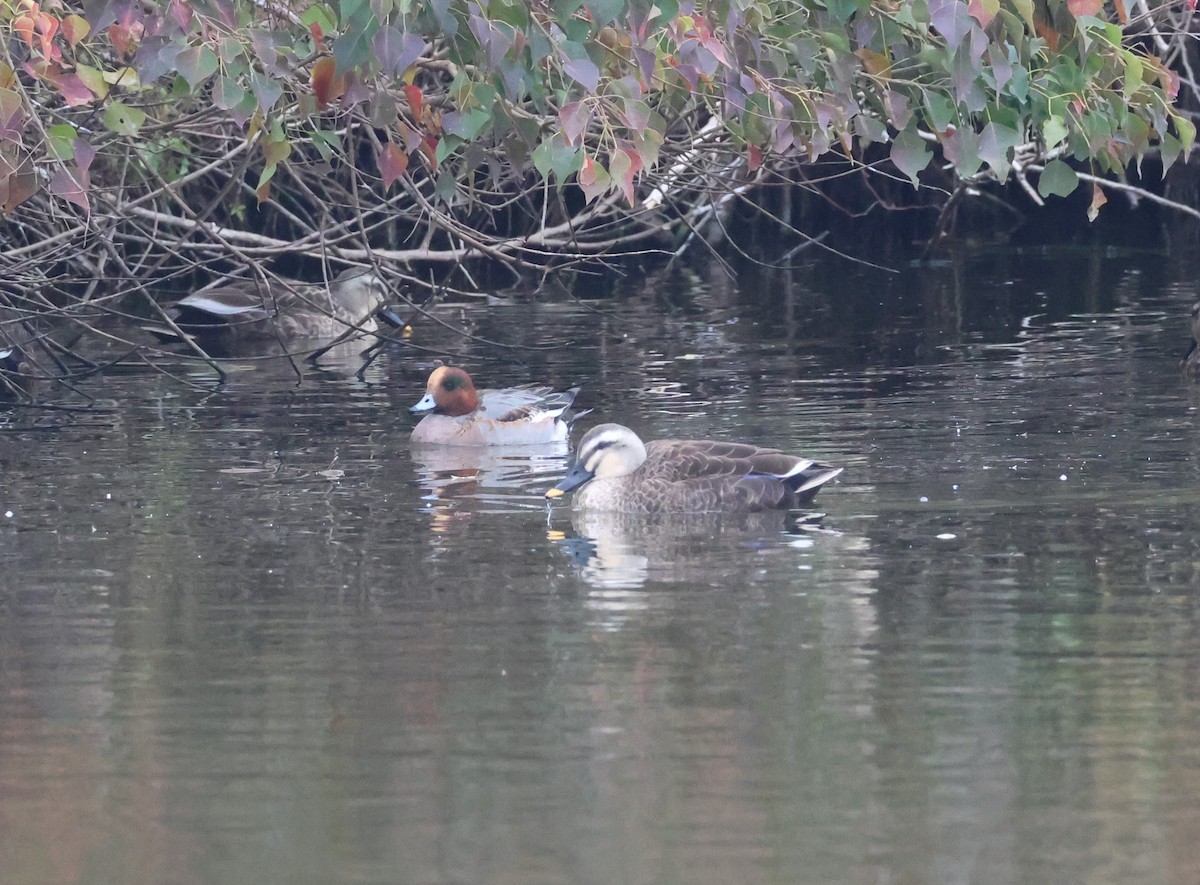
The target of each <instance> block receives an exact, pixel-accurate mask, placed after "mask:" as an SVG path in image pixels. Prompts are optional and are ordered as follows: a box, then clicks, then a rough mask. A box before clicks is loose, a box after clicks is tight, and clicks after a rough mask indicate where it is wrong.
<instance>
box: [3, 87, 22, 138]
mask: <svg viewBox="0 0 1200 885" xmlns="http://www.w3.org/2000/svg"><path fill="white" fill-rule="evenodd" d="M27 122H28V118H27V117H26V116H25V109H24V107H23V106H22V104H21V96H19V95H18V94H17V93H15V92H13V91H12V90H11V89H4V88H0V141H15V142H20V141H21V133H22V132H24V131H25V124H26V123H27Z"/></svg>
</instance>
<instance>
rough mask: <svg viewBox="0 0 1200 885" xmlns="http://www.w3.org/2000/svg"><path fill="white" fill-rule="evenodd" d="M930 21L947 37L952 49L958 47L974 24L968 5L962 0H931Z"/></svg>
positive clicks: (947, 43)
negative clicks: (968, 11)
mask: <svg viewBox="0 0 1200 885" xmlns="http://www.w3.org/2000/svg"><path fill="white" fill-rule="evenodd" d="M929 23H930V24H931V25H933V26H934V27H935V28H937V30H938V33H939V34H941V35H942V36H943V37H944V38H946V45H947V46H948V47H950V49H951V50H954V49H957V48H958V44H960V43H961V42H962V41H963V38H964V37H965V36H967V32H969V31H970V30H971V26H972V22H971V16H970V15H969V14H968V13H967V6H966V4H965V3H962V2H960V0H929Z"/></svg>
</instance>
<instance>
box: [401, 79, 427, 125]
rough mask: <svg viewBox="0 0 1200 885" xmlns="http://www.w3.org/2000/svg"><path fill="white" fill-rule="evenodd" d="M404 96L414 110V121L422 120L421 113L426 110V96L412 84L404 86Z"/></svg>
mask: <svg viewBox="0 0 1200 885" xmlns="http://www.w3.org/2000/svg"><path fill="white" fill-rule="evenodd" d="M404 95H405V97H406V98H408V106H409V108H410V109H411V110H412V115H413V119H414V120H420V119H421V111H422V110H423V109H424V108H425V96H424V95H423V94H422V92H421V90H420V89H419V88H418V87H416V86H414V85H413V84H411V83H406V84H404Z"/></svg>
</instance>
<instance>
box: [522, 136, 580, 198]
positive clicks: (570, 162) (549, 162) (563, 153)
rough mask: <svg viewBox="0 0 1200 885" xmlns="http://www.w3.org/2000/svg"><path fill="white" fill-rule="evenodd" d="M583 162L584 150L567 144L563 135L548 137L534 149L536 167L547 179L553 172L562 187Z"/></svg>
mask: <svg viewBox="0 0 1200 885" xmlns="http://www.w3.org/2000/svg"><path fill="white" fill-rule="evenodd" d="M582 162H583V154H582V152H581V151H580V150H579V149H578V148H573V147H571V146H570V145H568V144H566V143H565V142H564V141H563V140H562V136H561V135H555V136H554V137H552V138H548V139H546V140H545V141H543V142H542V143H541V144H539V145H538V146H537V147H536V148H534V149H533V165H534V168H536V169H537V171H538V172H539V173H541V176H542V178H544V179H546V180H547V181H548V180H549V179H550V173H551V172H553V173H554V178H555V181H556V182H557V183H558V185H559V186H560V187H561V186H562V185H563V184H564V183H565V182H566V180H567V178H568V177H569V176H570V175H571V174H572V173H574V172H576V171H578V169H579V167H580V164H582Z"/></svg>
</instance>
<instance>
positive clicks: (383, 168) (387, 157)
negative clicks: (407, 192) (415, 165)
mask: <svg viewBox="0 0 1200 885" xmlns="http://www.w3.org/2000/svg"><path fill="white" fill-rule="evenodd" d="M407 171H408V154H406V153H405V152H404V151H403V150H402V149H401V148H400V147H398V146H397V145H394V144H392V142H390V141H389V142H388V143H387V144H385V145H384V146H383V150H382V151H381V152H380V154H379V174H380V175H382V176H383V187H384V190H387V189H388V188H390V187H391V186H392V185H393V184H394V183H395V182H396V179H398V178H400V177H401V176H402V175H404V173H405V172H407Z"/></svg>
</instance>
